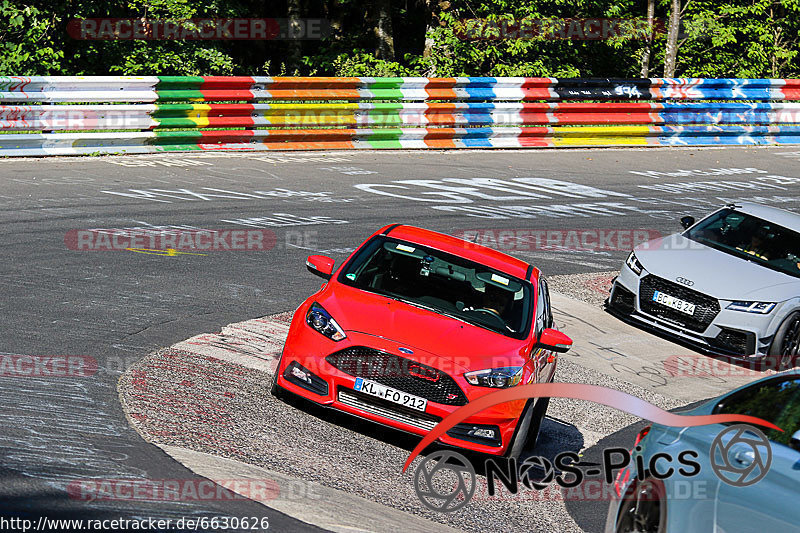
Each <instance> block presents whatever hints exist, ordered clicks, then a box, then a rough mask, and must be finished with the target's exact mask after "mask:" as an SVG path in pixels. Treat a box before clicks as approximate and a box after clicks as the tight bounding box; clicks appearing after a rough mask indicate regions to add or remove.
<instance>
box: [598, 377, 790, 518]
mask: <svg viewBox="0 0 800 533" xmlns="http://www.w3.org/2000/svg"><path fill="white" fill-rule="evenodd" d="M727 413H736V414H744V415H751V416H756V417H759V418H762V419H764V420H767V421H769V422H772V423H773V424H775V425H777V426H779V427H780V428H781V429H783V432H779V431H776V430H764V436H766V437H767V439H768V440H767V443H768V446H769V448H770V449H771V459H770V461H767V460H766V458H765V457H764V455H765V446H763V445H762V444H763V441H761V440H760V436H759V435H757V434H755V433H754V432H753V433H751V432H748V431H744V432H743V433H742V434H741V435H739V438H736V437H737V434H738V431H739V430H738V429H737V428H733V429H735V432H733V431H732V432H730V433H731V435H727V436H723V438H722V439H720V441H719V442H720V445H719V446H717V447H715V446H713V443H714V441H715V439H716V438H717V437H718V435H720V434H721V432H723V430H725V429H726V427H727V426H726V425H724V424H709V425H705V426H696V427H689V428H685V427H683V428H682V427H669V426H662V425H658V424H653V425H652V426H648V427H645V428H644V429H643V430H642V431H641V432H640V433H639V434H638V436H637V438H636V441H635V442H634V447H633V449H632V450H631V461H630V463H629V466H628V467H626V468H625V469H623V470H621V471H620V472H619V474H618V476H617V480H616V483H615V491H616V495H617V499H616V500H615V501H612V502H611V505H610V506H609V510H608V516H607V519H606V532H607V533H633V532H651V533H694V532H697V533H700V532H708V531H719V532H736V533H766V532H773V531H781V532H789V531H795V532H796V531H800V506H798V505H797V501H798V498H800V373H798V372H797V371H791V372H787V373H783V374H779V375H777V376H772V377H768V378H764V379H761V380H759V381H756V382H754V383H750V384H748V385H745V386H744V387H740V388H739V389H736V390H734V391H733V392H730V393H727V394H724V395H722V396H720V397H718V398H714V399H712V400H709V401H707V402H704V403H703V404H702V405H700V406H698V407H695V408H694V409H690V410H687V411H683V412H681V414H682V415H689V416H692V415H708V414H727ZM760 429H762V430H763V429H764V428H760ZM734 439H735V440H734ZM686 452H694V455H693V456H692V457H693V459H692V461H693V462H695V463H696V468H695V466H694V465H693V466H691V467H688V468H685V469H684V471H685V472H686V473H688V474H693V475H691V476H686V475H683V474H682V473H681V471H680V469H679V468H678V467H679V466H680V465H679V464H677V462H676V461H675V459H674V458H676V457H678V456H679V455H680V454H682V453H686ZM723 454H725V456H726V457H723ZM666 457H670V458H673V460H672V462H669V461H667V460H666ZM654 459H655V460H654ZM712 463H714V464H716V465H717V468H720V466H722V467H726V465H730V468H729V469H727V470H726V471H725V472H724V473H723V474H722V475H725V476H726V479H728V480H729V481H732V482H733V483H729V482H726V481H723V480H722V478H721V477H720V475H719V474H717V473H716V472H715V469H714V468H713V467H712ZM639 465H643V466H644V467H645V468H644V469H641V468H639ZM765 465H767V466H768V468H767V469H766V475H764V477H763V478H761V479H758V478H759V477H760V476H761V475H763V474H764V472H763V471H761V470H758V468H763V467H764V466H765ZM651 466H655V470H656V471H655V472H654V471H653V470H651V469H650V467H651ZM670 468H672V469H673V472H671V473H670V472H669V469H670ZM695 470H696V472H695ZM667 473H669V474H670V475H666V476H665V474H667ZM742 474H744V475H745V476H752V477H745V478H741V477H740V476H741V475H742ZM739 481H741V482H750V481H755V482H754V483H753V484H750V485H746V486H745V485H741V484H737V483H738V482H739Z"/></svg>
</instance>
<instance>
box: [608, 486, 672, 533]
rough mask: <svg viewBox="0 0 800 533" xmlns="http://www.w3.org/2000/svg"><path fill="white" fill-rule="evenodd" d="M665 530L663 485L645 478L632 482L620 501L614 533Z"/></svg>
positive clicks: (665, 516)
mask: <svg viewBox="0 0 800 533" xmlns="http://www.w3.org/2000/svg"><path fill="white" fill-rule="evenodd" d="M666 530H667V498H666V490H665V488H664V484H663V483H662V482H661V481H659V480H654V479H651V478H646V479H644V481H634V482H633V483H631V485H630V487H628V490H627V491H625V496H624V497H623V498H622V500H620V504H619V511H618V512H617V520H616V523H615V524H614V531H615V533H634V532H635V533H664V532H665V531H666Z"/></svg>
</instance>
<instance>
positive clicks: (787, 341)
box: [769, 311, 800, 370]
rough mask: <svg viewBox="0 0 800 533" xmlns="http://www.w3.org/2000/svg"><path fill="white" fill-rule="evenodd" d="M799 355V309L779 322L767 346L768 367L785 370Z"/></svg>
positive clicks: (793, 363) (790, 366)
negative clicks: (770, 342) (769, 344)
mask: <svg viewBox="0 0 800 533" xmlns="http://www.w3.org/2000/svg"><path fill="white" fill-rule="evenodd" d="M798 356H800V311H795V312H793V313H791V314H790V315H789V316H788V317H786V319H785V320H784V321H783V322H782V323H781V325H780V327H779V328H778V331H776V332H775V338H774V339H773V340H772V345H771V346H770V347H769V363H770V368H774V369H775V370H785V369H787V368H792V367H793V366H794V365H795V361H796V359H797V357H798Z"/></svg>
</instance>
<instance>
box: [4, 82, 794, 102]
mask: <svg viewBox="0 0 800 533" xmlns="http://www.w3.org/2000/svg"><path fill="white" fill-rule="evenodd" d="M664 99H673V100H798V99H800V80H797V79H752V80H750V79H701V78H688V79H683V78H675V79H672V78H644V79H622V78H620V79H612V78H608V79H605V78H598V79H582V78H574V79H570V78H291V77H287V78H271V77H251V76H226V77H216V76H204V77H200V76H197V77H194V76H142V77H130V76H119V77H117V76H93V77H91V76H90V77H79V76H61V77H59V76H32V77H25V76H0V102H158V101H197V102H207V101H262V100H277V101H281V100H312V101H313V100H392V101H425V100H444V101H485V100H490V101H492V100H507V101H540V100H547V101H555V100H664Z"/></svg>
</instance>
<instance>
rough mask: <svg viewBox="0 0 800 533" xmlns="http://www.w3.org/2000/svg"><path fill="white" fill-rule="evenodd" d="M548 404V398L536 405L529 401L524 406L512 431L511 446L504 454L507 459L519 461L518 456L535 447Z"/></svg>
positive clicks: (542, 399) (541, 399)
mask: <svg viewBox="0 0 800 533" xmlns="http://www.w3.org/2000/svg"><path fill="white" fill-rule="evenodd" d="M549 403H550V398H540V399H539V401H538V402H536V403H533V401H532V400H529V401H528V403H526V404H525V408H524V409H523V411H522V414H521V415H520V418H519V423H518V424H517V428H516V430H515V431H514V436H513V437H512V439H511V444H509V445H508V449H507V450H506V453H505V457H506V458H507V459H516V460H519V458H520V456H521V455H522V454H523V453H524V452H525V451H527V450H530V449H533V447H534V446H536V441H537V439H538V438H539V429H540V428H541V425H542V419H543V418H544V415H545V413H546V412H547V405H548V404H549Z"/></svg>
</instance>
